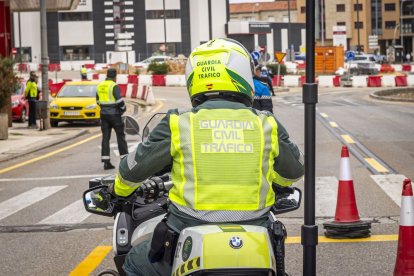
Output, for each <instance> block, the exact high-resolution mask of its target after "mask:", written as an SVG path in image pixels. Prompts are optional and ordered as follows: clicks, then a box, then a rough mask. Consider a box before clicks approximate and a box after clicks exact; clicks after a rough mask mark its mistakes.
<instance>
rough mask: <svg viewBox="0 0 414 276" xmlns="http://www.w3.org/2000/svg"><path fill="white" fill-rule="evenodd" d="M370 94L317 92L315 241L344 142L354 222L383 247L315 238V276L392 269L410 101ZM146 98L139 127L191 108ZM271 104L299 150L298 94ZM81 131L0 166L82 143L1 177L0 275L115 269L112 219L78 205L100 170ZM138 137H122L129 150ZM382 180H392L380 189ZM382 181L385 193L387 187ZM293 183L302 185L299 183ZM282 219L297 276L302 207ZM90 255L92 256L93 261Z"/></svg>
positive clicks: (178, 95)
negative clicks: (366, 223)
mask: <svg viewBox="0 0 414 276" xmlns="http://www.w3.org/2000/svg"><path fill="white" fill-rule="evenodd" d="M370 91H372V90H371V89H352V88H349V89H345V88H340V89H332V90H328V89H321V90H320V94H319V103H318V105H317V115H318V116H317V123H316V130H317V134H316V153H317V155H316V176H317V180H316V183H317V189H316V190H317V198H316V215H317V223H318V224H319V236H320V237H323V227H322V225H321V223H323V222H325V221H331V220H332V217H333V215H334V213H335V204H336V190H337V185H338V183H337V182H338V180H337V178H338V174H339V164H340V152H341V146H342V144H344V143H347V144H348V145H349V147H350V149H352V152H354V153H355V155H354V154H351V168H352V175H353V179H354V187H355V193H356V198H357V203H358V210H359V214H360V217H361V218H363V219H367V220H373V221H374V223H373V224H372V234H373V235H374V236H375V237H377V238H378V239H379V240H383V241H372V240H365V241H359V242H341V241H340V240H339V241H336V242H332V240H325V239H323V238H320V243H319V245H318V247H317V272H318V275H390V274H392V271H393V268H394V263H395V257H396V250H397V241H396V240H395V239H396V234H397V233H398V219H399V210H400V208H399V205H398V204H399V203H398V200H399V198H395V193H397V195H398V193H401V183H398V182H399V179H400V178H402V177H404V176H406V177H410V178H413V177H414V172H413V170H412V168H413V165H414V141H413V139H412V137H414V130H413V128H412V127H411V126H412V120H413V118H414V109H413V106H414V104H407V103H388V102H382V101H381V102H380V101H375V100H372V99H370V98H369V97H368V95H369V93H370ZM154 92H155V96H156V99H157V100H158V101H157V105H156V106H154V107H151V108H148V109H146V110H145V111H144V110H140V113H139V117H140V119H139V123H140V125H141V126H143V125H144V122H145V121H146V120H147V119H148V118H149V117H150V116H151V114H152V113H153V112H157V111H166V110H168V109H170V108H176V107H178V108H180V109H185V108H189V107H190V101H189V100H188V96H187V93H186V91H185V89H184V88H168V87H161V88H157V87H154ZM273 100H274V113H275V115H276V116H277V117H278V118H279V120H280V121H281V122H282V124H283V125H284V126H285V127H286V128H287V130H288V131H289V133H290V136H291V138H292V139H293V140H294V141H295V142H296V143H297V144H298V145H299V147H300V148H302V149H303V145H304V133H303V132H304V112H303V111H304V110H303V105H302V99H301V91H300V90H297V91H290V92H284V93H279V94H278V95H277V96H276V97H274V98H273ZM332 122H334V123H335V124H332ZM335 125H336V126H335ZM88 128H89V130H90V131H91V134H89V135H88V136H82V137H79V138H77V139H76V140H74V141H68V142H66V143H64V144H61V145H57V146H54V147H52V148H50V149H46V150H43V151H40V152H36V153H34V154H31V155H28V156H24V157H21V158H18V159H16V160H12V161H9V162H4V163H0V169H2V168H6V167H9V166H11V165H13V164H17V163H20V162H24V161H26V160H30V159H33V158H36V157H38V156H41V155H44V154H46V153H49V152H53V151H55V150H57V149H62V148H65V147H67V146H69V145H71V144H74V143H76V142H80V141H84V140H85V139H87V138H89V139H90V140H89V141H87V142H84V143H82V144H80V145H78V146H76V147H73V148H70V149H67V150H64V151H62V152H60V153H57V154H54V155H52V156H50V157H48V158H45V159H43V160H41V161H38V162H34V163H31V164H28V165H26V166H23V167H20V168H18V169H16V170H12V171H9V172H7V173H4V174H2V175H1V178H0V206H1V207H2V208H0V275H68V274H69V273H71V272H73V273H74V275H86V274H87V271H94V272H93V273H97V272H98V271H100V270H102V269H104V268H111V267H112V268H113V267H114V266H113V264H112V253H108V252H109V250H110V248H109V247H108V246H111V243H112V232H111V225H112V222H113V220H112V219H111V218H105V217H100V216H96V215H89V214H88V213H86V212H84V211H83V210H82V205H81V202H80V201H79V200H80V199H81V194H82V192H83V191H84V190H85V189H87V187H88V179H89V178H92V177H94V176H100V175H106V174H107V173H108V172H107V171H104V170H103V169H102V164H101V163H100V148H99V147H100V142H101V140H100V136H99V133H100V131H99V128H98V127H88ZM343 135H347V136H343ZM113 136H115V135H113ZM344 137H346V138H344ZM349 138H350V139H351V140H349ZM138 139H139V137H137V136H129V137H128V143H129V145H130V146H131V148H132V147H133V146H134V145H135V144H136V141H137V140H138ZM344 139H346V140H344ZM112 142H113V147H112V149H111V151H112V152H111V155H112V158H113V161H114V163H117V162H118V160H119V159H118V157H117V156H116V155H117V154H116V140H115V137H114V139H113V141H112ZM367 160H375V161H376V163H375V162H374V163H372V162H371V163H368V162H367ZM372 164H373V165H372ZM378 164H379V165H378ZM384 170H385V171H384ZM114 172H115V171H114ZM395 175H397V176H395ZM403 175H404V176H403ZM384 179H387V181H390V182H393V181H394V182H396V183H391V184H389V185H388V182H387V181H385V180H384ZM396 179H397V180H396ZM384 183H385V186H387V187H388V188H387V187H385V190H384ZM297 185H298V186H299V187H302V188H303V181H300V182H299V183H298V184H297ZM281 217H282V219H281V220H282V221H283V222H285V224H286V226H287V229H288V235H289V237H291V239H290V240H288V244H287V258H286V262H287V270H288V271H289V272H291V273H292V275H301V274H302V272H301V271H302V246H301V245H300V241H299V240H298V237H299V236H300V226H301V224H302V223H303V205H302V207H301V208H300V209H299V210H297V211H295V212H292V213H288V214H284V215H282V216H281ZM384 235H390V236H384ZM91 252H94V253H96V254H95V255H94V256H95V257H96V256H98V257H97V258H95V259H94V258H91V257H90V256H91V255H93V254H91ZM90 254H91V255H90ZM99 257H101V258H102V260H101V259H100V258H99ZM96 266H97V268H96V269H94V268H95V267H96Z"/></svg>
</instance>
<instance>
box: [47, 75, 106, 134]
mask: <svg viewBox="0 0 414 276" xmlns="http://www.w3.org/2000/svg"><path fill="white" fill-rule="evenodd" d="M98 83H99V82H95V81H82V82H67V83H65V85H64V86H63V87H62V88H61V89H60V90H59V92H58V93H57V95H56V97H55V98H54V99H53V101H52V102H51V103H50V124H51V126H53V127H57V126H58V124H59V122H63V121H65V122H75V121H91V122H94V123H99V122H100V108H99V106H98V104H97V103H96V88H97V85H98Z"/></svg>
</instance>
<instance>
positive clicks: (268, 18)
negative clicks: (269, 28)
mask: <svg viewBox="0 0 414 276" xmlns="http://www.w3.org/2000/svg"><path fill="white" fill-rule="evenodd" d="M267 21H268V22H275V17H274V16H268V17H267Z"/></svg>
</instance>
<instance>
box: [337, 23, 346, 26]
mask: <svg viewBox="0 0 414 276" xmlns="http://www.w3.org/2000/svg"><path fill="white" fill-rule="evenodd" d="M336 26H346V23H345V22H338V23H336Z"/></svg>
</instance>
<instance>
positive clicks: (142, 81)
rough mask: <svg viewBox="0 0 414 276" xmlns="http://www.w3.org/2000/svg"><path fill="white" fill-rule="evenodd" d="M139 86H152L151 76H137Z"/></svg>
mask: <svg viewBox="0 0 414 276" xmlns="http://www.w3.org/2000/svg"><path fill="white" fill-rule="evenodd" d="M139 84H142V85H152V78H151V75H140V76H139Z"/></svg>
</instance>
